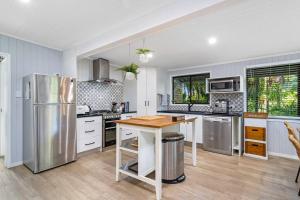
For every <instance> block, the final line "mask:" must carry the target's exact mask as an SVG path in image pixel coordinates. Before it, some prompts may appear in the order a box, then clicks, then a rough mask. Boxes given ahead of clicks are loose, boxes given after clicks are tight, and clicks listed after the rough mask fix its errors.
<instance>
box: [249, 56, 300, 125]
mask: <svg viewBox="0 0 300 200" xmlns="http://www.w3.org/2000/svg"><path fill="white" fill-rule="evenodd" d="M297 64H300V59H297V60H288V61H282V62H272V63H264V64H257V65H250V66H247V67H245V68H244V77H245V78H244V83H245V94H244V112H249V111H248V84H247V70H249V69H259V68H266V67H280V66H282V65H297ZM299 78H300V76H299ZM298 84H300V79H298ZM298 87H300V85H298ZM299 97H300V94H298V105H299V104H300V98H299ZM269 119H275V120H276V119H277V120H278V119H284V120H287V119H291V120H298V119H300V110H299V113H297V116H289V115H269Z"/></svg>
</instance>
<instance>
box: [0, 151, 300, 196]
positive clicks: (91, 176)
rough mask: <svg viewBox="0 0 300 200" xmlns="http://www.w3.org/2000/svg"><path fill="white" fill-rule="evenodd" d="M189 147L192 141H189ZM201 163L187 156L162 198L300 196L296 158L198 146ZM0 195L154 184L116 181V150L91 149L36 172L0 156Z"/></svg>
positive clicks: (129, 192) (128, 192) (98, 192)
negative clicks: (180, 177)
mask: <svg viewBox="0 0 300 200" xmlns="http://www.w3.org/2000/svg"><path fill="white" fill-rule="evenodd" d="M186 149H187V151H190V150H191V149H190V147H186ZM198 159H199V161H198V166H197V167H192V166H191V162H192V161H191V158H190V156H189V155H188V156H186V158H185V163H186V165H185V174H186V175H187V179H186V181H185V182H184V183H181V184H176V185H163V199H172V200H173V199H180V200H183V199H184V200H189V199H198V200H199V199H205V200H210V199H218V200H221V199H245V200H246V199H257V200H258V199H264V200H265V199H272V200H273V199H280V200H283V199H288V200H292V199H299V198H298V196H297V192H298V187H299V186H300V184H296V183H295V182H294V178H295V175H296V172H297V168H298V164H299V162H298V161H294V160H289V159H283V158H277V157H276V158H275V157H271V158H270V159H269V160H268V161H263V160H255V159H251V158H245V157H242V158H239V157H237V156H224V155H220V154H214V153H209V152H205V151H203V150H201V149H198ZM0 199H1V200H6V199H9V200H16V199H30V200H31V199H34V200H38V199H49V200H50V199H51V200H54V199H55V200H57V199H70V200H71V199H72V200H74V199H97V200H100V199H101V200H102V199H104V200H106V199H107V200H120V199H130V200H132V199H155V193H154V188H153V187H151V186H148V185H147V184H144V183H141V182H139V181H136V180H134V179H132V178H127V177H123V179H122V181H121V182H115V151H114V150H112V151H108V152H105V153H100V152H97V153H92V154H89V155H87V156H85V157H81V158H80V159H79V160H78V161H76V162H74V163H72V164H68V165H65V166H63V167H59V168H56V169H53V170H49V171H46V172H43V173H41V174H38V175H33V174H32V173H31V172H30V171H29V170H28V169H27V168H25V167H24V166H19V167H16V168H13V169H5V168H4V167H3V161H1V162H0Z"/></svg>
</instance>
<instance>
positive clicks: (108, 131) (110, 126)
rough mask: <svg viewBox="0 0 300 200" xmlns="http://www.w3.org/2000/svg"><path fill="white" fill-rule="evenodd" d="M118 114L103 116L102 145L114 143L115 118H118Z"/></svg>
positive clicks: (106, 145)
mask: <svg viewBox="0 0 300 200" xmlns="http://www.w3.org/2000/svg"><path fill="white" fill-rule="evenodd" d="M120 119H121V116H119V115H105V116H103V138H102V147H103V148H106V147H109V146H112V145H115V144H116V131H117V129H116V123H115V122H114V121H115V120H120Z"/></svg>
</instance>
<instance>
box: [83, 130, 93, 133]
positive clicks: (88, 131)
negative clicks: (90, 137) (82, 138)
mask: <svg viewBox="0 0 300 200" xmlns="http://www.w3.org/2000/svg"><path fill="white" fill-rule="evenodd" d="M92 132H95V130H91V131H85V133H92Z"/></svg>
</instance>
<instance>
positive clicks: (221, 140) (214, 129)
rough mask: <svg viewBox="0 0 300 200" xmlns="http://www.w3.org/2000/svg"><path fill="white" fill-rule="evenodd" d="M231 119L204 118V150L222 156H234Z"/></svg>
mask: <svg viewBox="0 0 300 200" xmlns="http://www.w3.org/2000/svg"><path fill="white" fill-rule="evenodd" d="M231 122H232V120H231V117H204V118H203V148H204V149H205V150H207V151H212V152H216V153H221V154H227V155H232V124H231Z"/></svg>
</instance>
